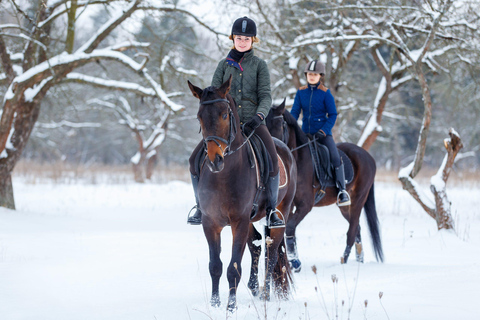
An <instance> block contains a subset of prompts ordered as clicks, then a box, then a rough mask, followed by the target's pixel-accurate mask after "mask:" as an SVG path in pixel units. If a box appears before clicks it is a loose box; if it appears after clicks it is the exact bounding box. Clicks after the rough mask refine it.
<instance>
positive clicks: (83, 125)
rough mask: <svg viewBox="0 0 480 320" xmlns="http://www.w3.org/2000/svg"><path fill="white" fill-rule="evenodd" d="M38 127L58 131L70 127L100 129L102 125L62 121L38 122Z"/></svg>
mask: <svg viewBox="0 0 480 320" xmlns="http://www.w3.org/2000/svg"><path fill="white" fill-rule="evenodd" d="M35 126H36V127H39V128H44V129H56V128H61V127H69V128H99V127H101V126H102V125H101V124H100V123H94V122H71V121H67V120H62V121H60V122H52V123H41V122H37V123H36V124H35Z"/></svg>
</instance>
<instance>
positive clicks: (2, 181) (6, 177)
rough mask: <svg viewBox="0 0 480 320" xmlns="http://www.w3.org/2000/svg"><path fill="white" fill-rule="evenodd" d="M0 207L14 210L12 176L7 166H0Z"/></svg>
mask: <svg viewBox="0 0 480 320" xmlns="http://www.w3.org/2000/svg"><path fill="white" fill-rule="evenodd" d="M0 206H2V207H5V208H8V209H13V210H15V200H14V197H13V186H12V175H11V174H10V171H9V170H8V168H7V166H5V165H2V166H0Z"/></svg>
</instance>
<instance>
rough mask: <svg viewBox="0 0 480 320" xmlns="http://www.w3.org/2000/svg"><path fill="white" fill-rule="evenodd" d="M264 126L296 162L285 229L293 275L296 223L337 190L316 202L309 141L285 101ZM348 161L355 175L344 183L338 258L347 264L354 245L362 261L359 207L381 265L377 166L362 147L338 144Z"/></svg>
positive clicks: (333, 196)
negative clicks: (346, 199)
mask: <svg viewBox="0 0 480 320" xmlns="http://www.w3.org/2000/svg"><path fill="white" fill-rule="evenodd" d="M266 121H267V127H268V129H269V130H270V133H271V134H272V136H273V137H276V138H278V139H280V140H284V139H285V140H284V142H285V143H286V144H287V145H288V146H289V147H290V149H291V150H292V153H293V156H294V157H295V160H296V162H297V167H298V178H297V191H296V194H295V199H294V200H293V202H294V206H295V208H296V209H295V213H294V214H290V215H289V219H288V221H287V227H286V237H287V253H288V259H289V261H290V263H291V265H292V269H293V270H294V271H295V272H299V271H300V269H301V262H300V260H299V259H298V252H297V245H296V235H295V230H296V228H297V226H298V224H299V223H300V222H301V221H302V220H303V218H305V216H306V215H307V214H308V213H309V212H310V211H311V210H312V207H313V206H316V207H322V206H328V205H331V204H334V203H336V201H337V190H336V188H335V187H329V188H326V190H325V191H326V195H325V196H324V197H323V198H322V199H321V200H320V201H319V202H318V203H314V202H315V194H316V193H317V192H318V191H319V183H318V181H317V179H316V177H315V173H314V167H313V162H312V157H311V154H310V148H309V147H308V143H309V139H308V137H307V135H306V134H305V133H304V132H303V131H302V129H301V128H300V126H299V125H298V124H297V121H296V120H295V118H294V117H293V116H292V115H291V114H290V112H288V110H285V101H283V103H282V104H281V105H279V106H273V108H272V110H271V111H270V113H269V115H268V117H267V120H266ZM337 146H338V149H340V150H342V151H343V152H344V153H345V154H346V155H347V156H348V157H349V158H350V160H351V162H352V165H353V171H354V172H355V176H354V178H353V180H352V181H351V182H350V183H349V184H347V191H348V193H349V194H350V197H351V200H352V204H351V205H350V206H343V207H339V208H340V211H341V212H342V215H343V216H344V217H345V219H346V220H347V221H348V223H349V228H348V231H347V246H346V248H345V252H344V253H343V256H342V257H341V262H342V263H346V262H347V260H348V256H349V255H350V251H351V249H352V246H353V244H354V243H355V249H356V250H355V251H356V258H357V261H359V262H363V247H362V240H361V236H360V225H359V218H360V213H361V211H362V208H364V209H365V212H366V214H367V222H368V227H369V229H370V234H371V237H372V242H373V248H374V250H375V257H376V259H377V261H382V262H383V249H382V243H381V239H380V230H379V223H378V217H377V211H376V209H375V196H374V188H373V182H374V179H375V173H376V164H375V160H374V159H373V158H372V156H371V155H370V154H369V153H368V152H367V151H366V150H365V149H363V148H360V147H358V146H357V145H355V144H351V143H340V144H337Z"/></svg>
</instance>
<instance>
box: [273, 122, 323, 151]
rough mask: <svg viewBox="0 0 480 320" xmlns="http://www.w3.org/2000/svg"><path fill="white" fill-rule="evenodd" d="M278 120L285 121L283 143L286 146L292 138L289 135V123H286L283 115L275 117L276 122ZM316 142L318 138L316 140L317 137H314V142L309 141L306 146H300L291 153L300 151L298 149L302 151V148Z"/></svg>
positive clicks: (283, 124)
mask: <svg viewBox="0 0 480 320" xmlns="http://www.w3.org/2000/svg"><path fill="white" fill-rule="evenodd" d="M278 118H282V120H283V123H282V126H283V137H282V141H283V142H284V143H285V144H288V139H289V138H290V133H289V131H288V123H287V121H285V118H284V117H283V115H281V116H275V117H273V119H274V120H275V119H278ZM316 140H317V138H316V137H313V139H312V140H308V142H307V143H304V144H302V145H299V146H298V147H296V148H293V149H290V151H291V152H293V151H295V150H298V149H300V148H303V147H306V146H308V145H309V144H311V143H313V142H315V141H316Z"/></svg>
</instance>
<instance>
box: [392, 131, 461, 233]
mask: <svg viewBox="0 0 480 320" xmlns="http://www.w3.org/2000/svg"><path fill="white" fill-rule="evenodd" d="M449 135H450V139H446V140H445V148H446V149H447V154H446V155H445V158H444V160H443V163H442V165H441V166H440V168H439V169H438V171H437V173H436V174H435V175H434V176H433V177H432V178H431V179H430V182H431V183H430V190H431V192H432V193H433V196H434V201H435V202H434V203H433V202H431V201H430V200H429V199H428V198H427V197H425V196H424V195H422V191H421V190H420V188H419V186H418V185H417V184H416V182H415V181H414V180H413V177H412V170H414V166H415V162H412V163H411V164H410V166H409V167H408V168H404V169H402V170H401V171H400V173H399V179H400V181H401V182H402V186H403V189H405V190H407V191H408V192H409V193H410V194H411V195H412V197H413V198H414V199H415V200H416V201H417V202H418V203H419V204H420V205H421V206H422V208H423V209H424V210H425V212H426V213H428V215H429V216H431V217H432V218H433V219H435V221H436V222H437V228H438V230H441V229H452V230H453V229H455V225H454V221H453V218H452V214H451V203H450V201H449V200H448V197H447V190H446V186H447V181H448V177H449V175H450V172H451V170H452V166H453V164H454V163H455V157H456V156H457V154H458V152H459V151H460V149H461V148H463V144H462V140H461V138H460V136H459V135H458V133H456V132H455V130H454V129H453V128H451V129H450V132H449Z"/></svg>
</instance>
